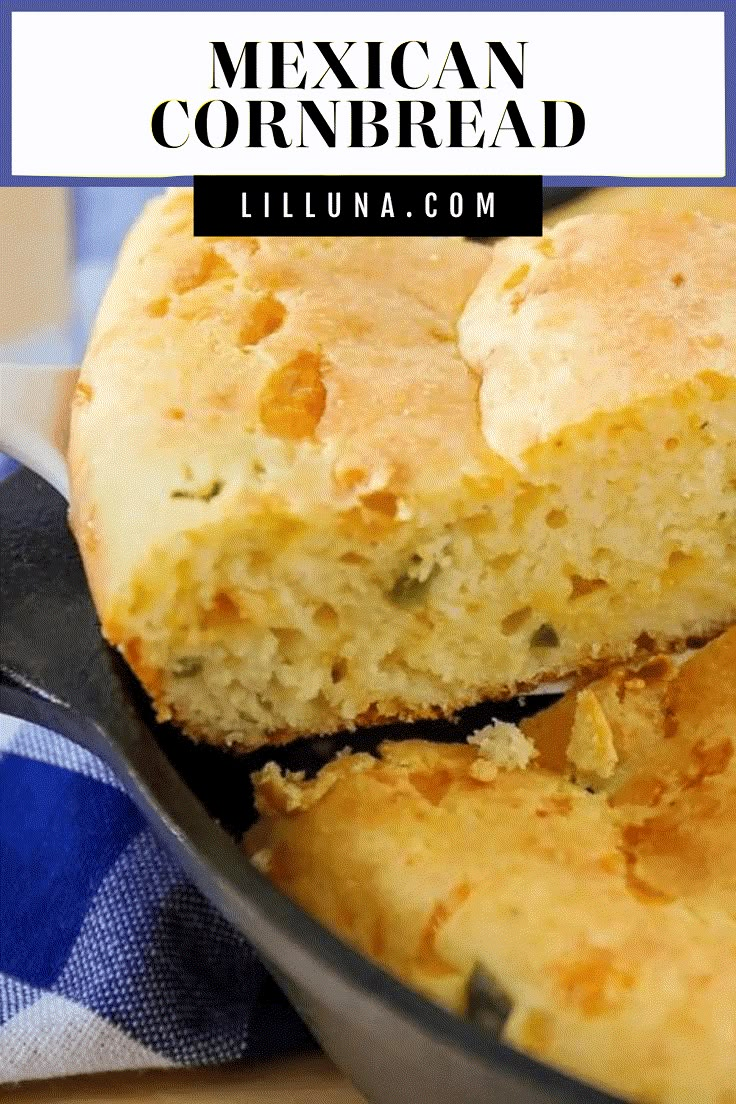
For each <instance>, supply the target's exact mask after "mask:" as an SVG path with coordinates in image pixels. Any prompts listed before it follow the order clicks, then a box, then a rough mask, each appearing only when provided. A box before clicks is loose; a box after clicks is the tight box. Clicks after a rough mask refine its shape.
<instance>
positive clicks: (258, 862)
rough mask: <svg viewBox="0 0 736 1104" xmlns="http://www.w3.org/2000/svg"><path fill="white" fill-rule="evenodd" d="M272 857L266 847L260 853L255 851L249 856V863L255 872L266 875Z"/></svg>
mask: <svg viewBox="0 0 736 1104" xmlns="http://www.w3.org/2000/svg"><path fill="white" fill-rule="evenodd" d="M272 858H273V855H272V854H271V852H270V851H269V849H268V848H267V847H263V848H262V849H261V850H260V851H255V852H254V853H253V854H252V855H251V856H250V861H251V862H252V863H253V866H254V867H255V868H256V870H260V872H261V874H268V872H269V870H270V869H271V859H272Z"/></svg>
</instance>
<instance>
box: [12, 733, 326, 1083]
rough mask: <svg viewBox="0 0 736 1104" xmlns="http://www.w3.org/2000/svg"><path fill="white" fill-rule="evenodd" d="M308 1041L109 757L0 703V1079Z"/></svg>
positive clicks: (190, 1059) (283, 1047)
mask: <svg viewBox="0 0 736 1104" xmlns="http://www.w3.org/2000/svg"><path fill="white" fill-rule="evenodd" d="M308 1043H309V1036H308V1034H307V1031H306V1029H305V1027H304V1026H303V1024H302V1023H301V1021H300V1020H299V1019H298V1017H297V1016H296V1013H295V1012H293V1011H292V1009H291V1008H290V1007H289V1006H288V1005H287V1003H286V1001H285V1000H284V998H283V997H282V996H281V994H280V992H279V990H278V989H277V988H276V986H275V985H274V984H273V982H272V981H271V980H270V979H269V977H268V975H267V974H266V972H265V970H264V968H263V967H262V966H261V964H260V963H259V961H258V959H257V958H256V957H255V955H254V953H253V951H252V950H251V948H250V947H249V946H248V944H247V942H246V941H245V940H244V939H243V937H242V936H241V935H239V934H238V932H236V931H235V930H234V929H233V928H232V927H230V925H229V924H228V923H227V922H226V921H225V920H224V919H223V918H222V917H221V916H220V915H219V914H218V913H217V912H216V911H215V910H214V909H213V908H212V906H211V905H210V904H209V903H208V902H207V901H206V900H205V899H204V898H203V897H202V896H201V894H200V893H199V892H198V891H197V890H196V889H195V888H194V887H193V886H192V885H191V884H190V883H189V882H188V881H187V880H186V878H185V877H184V875H183V873H182V872H181V870H180V869H179V868H178V867H177V865H176V864H175V863H174V862H173V861H172V860H171V858H170V857H169V856H168V855H167V853H166V852H165V851H163V850H162V849H161V848H160V846H159V845H158V843H157V842H156V840H155V839H154V837H153V836H152V835H151V832H150V830H149V829H148V828H147V827H146V823H145V821H144V820H143V819H142V817H141V815H140V813H139V812H138V811H137V809H136V808H135V806H134V805H133V804H132V802H131V801H130V800H129V798H128V797H127V796H126V794H125V792H124V791H123V789H122V787H121V785H120V783H119V782H118V780H117V779H116V778H115V776H114V775H113V774H112V773H111V772H110V770H109V769H108V768H107V767H106V766H105V764H104V763H102V762H101V761H100V760H99V759H97V758H96V757H95V756H93V755H90V754H89V753H88V752H86V751H84V750H82V749H81V748H79V747H77V746H76V745H75V744H73V743H71V742H70V741H69V740H66V739H64V738H63V737H61V736H57V735H55V734H54V733H51V732H48V731H47V730H46V729H43V728H38V727H37V726H35V725H30V724H26V723H23V722H20V721H16V720H11V719H10V718H8V717H3V716H0V1081H3V1082H8V1081H17V1080H26V1079H30V1078H40V1077H52V1076H57V1075H65V1074H75V1073H91V1072H99V1071H102V1070H119V1069H133V1068H136V1069H144V1068H150V1067H155V1066H158V1067H166V1066H178V1065H202V1064H208V1063H218V1062H227V1061H231V1060H233V1059H237V1058H243V1057H245V1056H250V1055H252V1056H254V1057H255V1056H258V1057H265V1056H269V1055H274V1054H279V1053H285V1052H286V1051H289V1050H293V1049H296V1048H299V1047H303V1046H305V1045H308Z"/></svg>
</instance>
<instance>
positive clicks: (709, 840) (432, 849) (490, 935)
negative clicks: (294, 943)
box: [246, 627, 736, 1104]
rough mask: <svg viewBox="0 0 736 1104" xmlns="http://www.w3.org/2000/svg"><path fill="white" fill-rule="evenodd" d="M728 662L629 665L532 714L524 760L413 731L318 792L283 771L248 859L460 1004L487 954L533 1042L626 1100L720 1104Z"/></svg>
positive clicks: (733, 1005)
mask: <svg viewBox="0 0 736 1104" xmlns="http://www.w3.org/2000/svg"><path fill="white" fill-rule="evenodd" d="M734 671H736V627H734V628H732V629H731V630H729V631H728V632H726V633H725V634H724V635H723V636H721V637H720V638H718V639H717V640H715V641H714V642H713V643H711V644H709V645H708V646H706V647H705V648H703V649H702V650H700V651H698V652H696V653H695V654H694V655H693V656H692V657H691V658H689V659H688V660H687V661H685V662H684V663H678V662H676V661H672V660H671V659H669V658H666V657H651V658H650V659H649V660H648V661H647V662H645V663H644V664H643V665H642V664H639V665H627V666H620V667H618V668H615V669H614V670H613V671H611V672H610V673H609V674H608V675H606V676H604V677H603V678H601V679H597V680H594V681H593V682H589V683H588V684H587V685H586V687H585V688H584V689H582V690H580V691H578V690H575V691H571V692H570V693H569V694H568V695H567V696H566V697H565V698H563V699H562V700H561V701H560V702H559V703H558V704H556V705H555V706H553V707H551V708H550V709H549V710H546V711H544V712H542V713H540V714H538V715H537V716H536V717H534V718H533V719H531V720H529V721H526V722H524V723H523V725H522V729H523V732H524V735H525V737H526V738H527V739H528V740H532V741H533V742H534V744H535V745H536V748H537V750H538V752H539V754H538V757H537V758H535V759H533V760H532V762H531V764H530V765H529V766H527V767H526V769H503V768H497V769H492V770H485V769H478V767H479V765H480V766H483V763H482V762H481V753H482V748H481V749H476V748H472V747H469V746H467V745H456V744H455V745H438V744H430V743H426V742H423V741H415V740H408V741H401V742H397V743H393V744H392V743H384V744H383V745H382V746H381V749H380V753H379V756H378V757H377V758H372V757H370V756H366V755H360V756H352V755H346V756H343V757H340V758H338V759H336V760H334V761H333V762H332V763H330V764H329V765H328V766H327V767H326V768H324V769H323V771H322V772H321V773H320V774H319V775H318V776H317V778H316V779H315V780H314V781H311V782H304V781H303V780H301V779H300V778H299V777H297V776H292V777H282V776H281V775H280V774H279V772H278V771H277V770H276V769H275V768H273V766H272V767H270V768H267V769H266V770H265V771H264V772H262V773H261V774H260V775H258V776H256V779H255V781H256V795H257V801H258V803H259V808H260V811H261V814H262V819H261V821H260V822H259V823H258V824H257V825H256V826H255V827H254V828H253V829H252V830H251V831H250V833H249V834H248V836H247V837H246V850H247V851H248V853H249V854H250V855H251V856H253V857H254V861H256V862H257V864H258V866H259V867H260V869H262V870H263V871H264V872H265V873H267V874H268V876H269V877H271V878H272V880H273V881H274V882H275V883H276V884H277V885H279V886H280V887H282V888H283V889H284V890H285V891H286V892H287V893H288V894H289V895H291V896H292V897H294V898H295V899H296V900H297V901H299V902H300V903H301V904H302V905H304V907H305V908H307V909H308V910H309V911H310V912H312V913H313V914H315V915H316V916H317V917H318V918H319V919H321V920H322V921H323V922H325V923H326V924H328V925H329V926H330V927H332V928H334V929H335V930H336V931H337V932H339V933H341V934H342V935H343V936H344V937H345V938H347V939H348V940H349V941H350V942H351V943H353V944H354V945H355V946H357V947H358V948H359V949H360V950H361V951H363V952H364V953H366V954H368V955H370V956H372V957H374V958H376V959H378V961H380V962H382V963H383V964H384V965H386V966H387V967H388V968H389V969H390V970H392V971H393V972H394V973H396V974H398V975H399V976H400V977H401V978H403V979H404V980H406V981H407V982H408V983H409V984H411V985H414V986H416V987H418V988H419V989H421V990H422V991H424V992H425V993H427V994H429V995H430V996H432V997H433V998H435V999H437V1000H439V1001H441V1002H443V1003H446V1004H449V1005H450V1006H451V1007H453V1008H455V1009H457V1010H458V1011H463V1010H464V1007H465V1000H466V987H467V982H468V978H469V975H470V973H471V971H472V970H473V969H474V968H475V967H476V966H477V965H478V964H480V965H482V966H483V967H484V969H485V970H486V971H488V972H489V973H490V974H491V975H492V977H493V978H494V979H495V980H496V981H497V983H498V984H499V985H500V987H501V988H502V989H503V990H504V991H505V992H506V993H507V994H508V997H509V998H510V1001H511V1004H512V1012H511V1015H510V1017H509V1019H508V1021H507V1023H506V1027H505V1035H506V1037H507V1038H508V1039H509V1040H510V1041H511V1042H512V1043H514V1044H515V1045H517V1046H519V1047H521V1048H522V1049H525V1050H528V1051H531V1052H532V1053H534V1054H536V1055H537V1056H539V1057H541V1058H542V1059H543V1060H545V1061H548V1062H550V1063H551V1064H554V1065H559V1066H562V1067H563V1068H565V1069H568V1070H570V1071H572V1072H573V1073H576V1074H577V1075H578V1076H580V1077H582V1078H584V1079H585V1080H589V1081H592V1082H594V1083H596V1084H600V1085H603V1086H605V1087H606V1088H607V1089H609V1090H611V1091H614V1092H616V1093H620V1094H622V1095H623V1096H625V1097H627V1098H630V1099H632V1100H646V1101H649V1102H651V1104H693V1102H694V1101H697V1102H698V1104H723V1102H724V1101H726V1100H728V1099H729V1092H730V1090H731V1088H732V1086H733V1084H734V1083H736V1049H734V1048H733V1047H731V1046H730V1045H726V1044H725V1042H724V1041H725V1040H726V1039H730V1038H731V1037H732V1036H734V1034H735V1033H736V844H735V843H734V839H735V836H734V833H735V831H736V684H734V678H733V675H734ZM591 699H594V700H595V703H596V709H597V710H598V712H599V714H600V716H601V717H602V718H604V721H605V725H606V728H607V731H608V735H609V736H610V740H611V743H612V748H613V750H614V752H615V759H616V762H615V763H614V764H613V768H612V769H610V770H609V767H610V766H611V761H610V759H609V758H606V760H605V770H604V772H603V774H604V775H605V777H603V776H602V775H601V774H599V773H597V771H596V769H594V770H592V771H591V770H589V769H588V767H589V762H591V761H592V762H595V756H594V757H593V759H592V760H591V761H586V764H585V767H584V769H583V770H582V772H581V771H580V768H579V765H578V759H579V752H580V746H579V737H580V731H578V733H577V737H576V724H577V723H579V722H580V719H581V715H583V716H584V715H586V714H587V713H588V706H589V703H590V700H591ZM488 738H489V739H492V738H493V736H492V731H491V734H490V736H489V737H488ZM576 741H577V746H576ZM593 742H594V744H595V737H594V741H593ZM491 765H493V764H491Z"/></svg>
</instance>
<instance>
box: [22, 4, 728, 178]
mask: <svg viewBox="0 0 736 1104" xmlns="http://www.w3.org/2000/svg"><path fill="white" fill-rule="evenodd" d="M287 36H288V38H287ZM213 44H217V45H213ZM348 44H352V45H348ZM724 64H725V63H724V18H723V14H722V13H718V12H570V11H568V12H513V13H512V12H431V13H429V12H378V11H374V12H284V11H281V12H240V13H237V12H236V13H216V12H183V11H182V12H99V11H98V12H16V13H14V14H13V18H12V81H13V84H12V91H13V111H12V171H13V173H14V174H16V175H26V176H35V177H44V176H57V177H171V176H190V175H193V174H210V173H212V174H230V173H285V174H287V173H288V174H307V173H328V174H345V173H377V174H384V173H386V174H390V173H438V174H448V173H504V174H505V173H515V174H535V175H538V174H543V175H548V176H578V177H579V176H590V177H596V176H626V177H644V178H646V177H713V178H717V177H719V176H723V175H724V173H725V69H724Z"/></svg>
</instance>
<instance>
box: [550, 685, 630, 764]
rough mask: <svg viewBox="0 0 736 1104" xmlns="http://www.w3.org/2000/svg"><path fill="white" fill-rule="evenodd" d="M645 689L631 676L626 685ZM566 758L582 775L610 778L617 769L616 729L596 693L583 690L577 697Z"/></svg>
mask: <svg viewBox="0 0 736 1104" xmlns="http://www.w3.org/2000/svg"><path fill="white" fill-rule="evenodd" d="M632 683H634V684H635V687H636V689H643V688H644V686H645V683H644V682H643V681H642V680H641V679H636V680H634V679H629V680H627V681H626V682H625V683H624V685H625V686H626V687H627V688H628V689H631V688H632V686H631V684H632ZM567 758H568V760H569V762H570V763H572V765H573V766H574V767H575V768H576V770H577V771H578V772H579V774H580V775H583V776H585V775H592V776H593V777H594V778H610V777H611V775H612V774H613V772H614V770H615V769H616V764H617V763H618V755H617V754H616V746H615V744H614V741H613V732H612V731H611V726H610V724H609V723H608V719H607V717H606V714H605V713H604V712H603V709H602V707H601V703H600V702H599V701H598V698H597V697H596V696H595V694H594V692H593V691H592V690H589V689H584V690H580V691H579V692H578V694H577V697H576V698H575V719H574V721H573V725H572V730H571V734H570V743H569V744H568V745H567Z"/></svg>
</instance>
